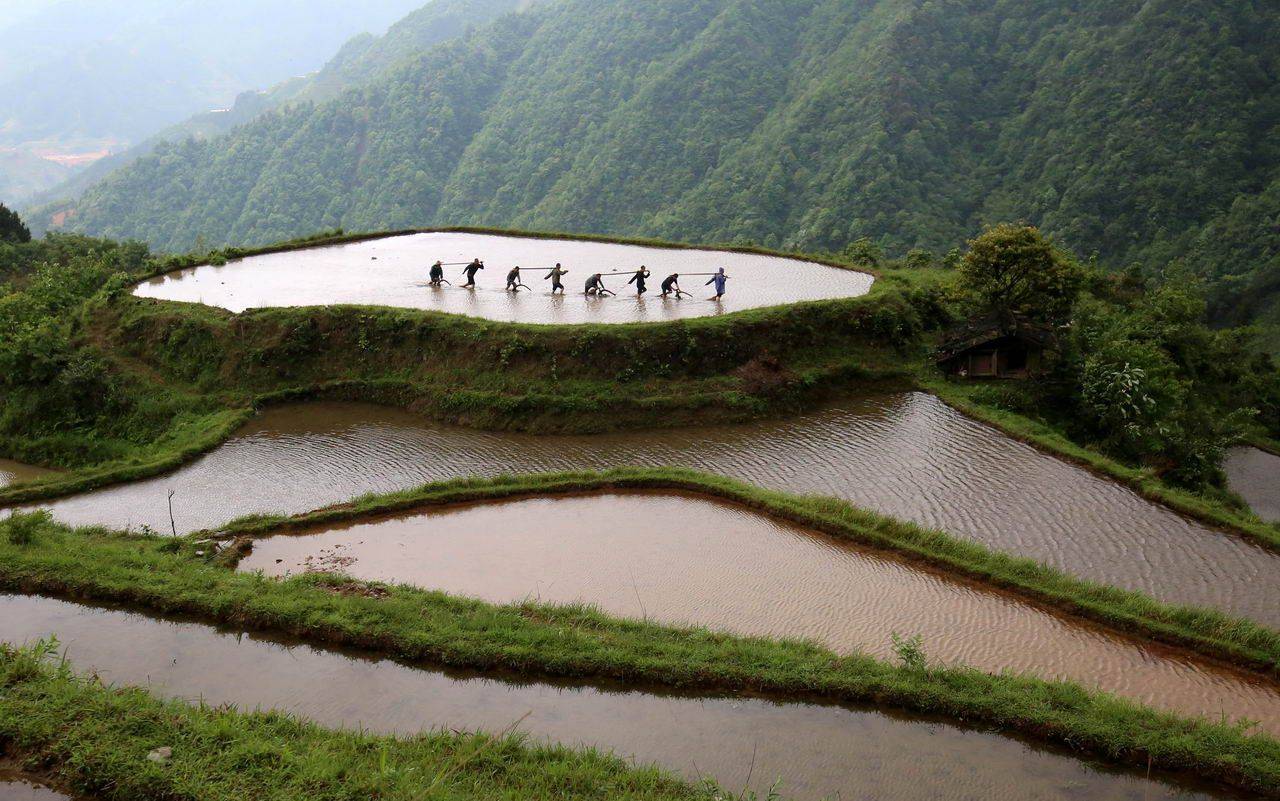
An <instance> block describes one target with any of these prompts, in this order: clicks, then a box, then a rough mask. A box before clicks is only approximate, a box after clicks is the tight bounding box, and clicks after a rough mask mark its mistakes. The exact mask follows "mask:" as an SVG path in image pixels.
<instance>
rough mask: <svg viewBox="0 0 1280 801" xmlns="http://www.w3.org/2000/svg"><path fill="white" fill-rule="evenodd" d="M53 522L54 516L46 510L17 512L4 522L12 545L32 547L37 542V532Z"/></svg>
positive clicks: (6, 533)
mask: <svg viewBox="0 0 1280 801" xmlns="http://www.w3.org/2000/svg"><path fill="white" fill-rule="evenodd" d="M52 520H53V518H52V516H51V515H50V514H49V513H48V512H47V511H45V510H44V509H40V510H38V511H35V512H25V513H23V512H15V513H14V514H12V515H10V516H9V518H8V519H7V520H5V521H4V529H5V535H6V537H7V538H8V540H9V543H10V544H11V545H30V544H31V543H32V542H34V541H35V538H36V532H37V531H39V530H40V529H41V528H43V527H44V526H47V525H49V523H51V522H52Z"/></svg>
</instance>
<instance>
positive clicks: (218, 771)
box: [0, 648, 717, 801]
mask: <svg viewBox="0 0 1280 801" xmlns="http://www.w3.org/2000/svg"><path fill="white" fill-rule="evenodd" d="M39 657H40V653H39V652H38V651H37V650H36V649H34V648H33V649H30V650H14V649H10V648H0V690H3V692H0V748H3V750H4V751H5V752H6V753H10V754H16V755H17V756H18V757H19V758H20V759H21V760H23V761H24V762H25V763H27V764H28V765H29V766H30V767H31V768H32V769H34V770H37V771H41V772H42V773H46V774H47V775H48V776H49V777H50V778H51V779H53V780H54V781H55V782H56V783H57V784H58V785H59V786H60V787H63V788H65V789H68V790H70V791H72V792H75V793H84V794H86V795H91V796H92V797H94V798H100V799H103V800H104V801H107V800H108V799H120V800H121V801H170V799H175V798H195V799H200V801H243V799H250V798H272V799H298V800H299V801H303V800H304V799H305V801H346V800H347V799H353V798H362V799H365V798H367V799H373V798H377V799H387V800H388V801H409V799H423V798H442V799H458V800H459V801H461V800H462V799H467V800H472V799H474V801H490V800H492V801H499V800H500V799H503V800H510V801H514V800H515V799H520V800H521V801H523V799H531V800H533V801H537V800H538V799H574V800H575V801H576V800H577V799H583V801H586V800H588V799H599V801H604V799H627V800H628V801H691V800H693V799H704V800H705V801H712V799H714V798H717V793H716V791H715V790H714V789H712V788H709V787H694V786H691V785H689V784H687V783H685V782H682V781H679V780H677V779H675V778H672V777H670V776H667V775H665V774H663V773H662V772H660V771H657V770H654V769H646V768H635V767H631V766H629V765H627V764H625V763H623V762H622V761H621V760H618V759H614V758H612V757H609V756H605V755H601V754H599V753H595V752H591V751H571V750H568V749H563V748H558V747H551V746H538V745H535V744H531V743H527V742H524V741H523V739H522V738H520V737H518V736H514V735H501V736H497V735H494V736H490V735H483V734H480V735H472V734H455V733H434V734H424V735H419V736H417V737H412V738H391V737H376V736H372V735H368V734H361V733H355V732H336V731H329V730H326V729H323V728H320V727H318V726H315V725H311V724H308V723H303V722H299V721H296V720H293V719H291V718H288V717H285V716H283V715H278V714H242V713H238V712H235V711H232V710H230V709H226V708H223V707H218V708H214V707H209V706H203V705H201V706H190V705H187V704H182V703H177V702H166V701H161V700H158V699H155V698H153V697H151V696H150V695H148V694H147V693H145V692H144V691H142V690H139V689H122V688H110V687H105V686H103V685H101V684H99V683H96V682H92V681H88V680H83V679H78V678H76V677H75V676H73V675H72V674H71V672H70V670H69V669H68V668H67V667H65V666H62V667H55V666H52V665H50V664H48V662H47V661H45V660H42V659H40V658H39ZM161 746H167V747H169V748H171V749H172V757H171V759H170V761H169V762H167V763H165V764H157V763H154V762H151V761H148V760H147V759H146V758H145V757H146V755H147V754H148V753H150V752H151V751H152V750H153V749H156V748H158V747H161Z"/></svg>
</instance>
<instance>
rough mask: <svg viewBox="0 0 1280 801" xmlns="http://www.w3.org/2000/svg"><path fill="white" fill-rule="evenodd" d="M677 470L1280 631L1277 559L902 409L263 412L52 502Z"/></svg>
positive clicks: (306, 496) (1030, 454) (147, 500)
mask: <svg viewBox="0 0 1280 801" xmlns="http://www.w3.org/2000/svg"><path fill="white" fill-rule="evenodd" d="M617 465H644V466H654V465H678V466H684V467H692V468H695V469H699V470H704V471H707V472H710V473H717V474H722V475H726V476H730V477H734V478H739V479H742V480H745V481H747V482H750V483H753V484H756V485H759V486H762V487H766V488H771V489H780V490H786V491H790V492H797V493H817V494H822V495H829V496H835V497H839V498H842V499H845V500H848V501H850V502H852V503H854V504H856V505H859V506H863V507H866V508H869V509H872V510H875V511H878V512H881V513H883V514H886V515H889V516H892V517H897V518H900V519H906V520H912V521H916V522H918V523H921V524H924V525H926V526H931V527H936V528H940V529H942V530H944V531H946V532H948V533H950V534H953V535H956V536H961V537H967V538H970V539H973V540H975V541H978V542H980V543H982V544H984V545H986V546H989V547H991V548H994V549H996V550H1000V551H1005V552H1008V553H1012V554H1017V555H1022V556H1027V557H1031V558H1033V559H1036V560H1039V561H1043V562H1046V563H1048V564H1050V565H1052V566H1055V567H1058V568H1060V569H1062V570H1064V571H1067V572H1069V573H1072V574H1075V575H1077V576H1080V577H1083V578H1086V579H1091V580H1094V581H1097V582H1101V583H1106V584H1113V585H1116V586H1120V587H1125V588H1129V589H1135V590H1140V591H1143V592H1146V593H1149V594H1150V595H1152V596H1154V597H1156V598H1158V599H1161V600H1164V601H1169V602H1174V603H1183V604H1192V605H1199V606H1207V607H1214V608H1217V609H1220V610H1223V611H1225V612H1228V613H1230V614H1234V615H1239V616H1244V617H1250V618H1253V619H1254V620H1256V621H1259V622H1261V623H1263V624H1265V625H1271V626H1278V625H1280V556H1277V555H1276V554H1274V553H1272V552H1270V551H1268V550H1266V549H1264V548H1262V547H1260V546H1257V545H1255V544H1253V543H1251V542H1249V541H1247V540H1244V539H1242V538H1239V537H1236V536H1233V535H1230V534H1227V533H1224V532H1221V531H1217V530H1214V529H1211V528H1209V527H1207V526H1205V525H1202V524H1200V523H1197V522H1194V521H1191V520H1188V519H1186V518H1184V517H1181V516H1179V515H1178V514H1176V513H1174V512H1172V511H1170V510H1169V509H1167V508H1165V507H1163V506H1160V505H1158V504H1155V503H1152V502H1150V501H1147V500H1145V499H1143V498H1142V497H1141V496H1139V495H1137V494H1136V493H1134V492H1133V491H1131V490H1129V489H1127V488H1125V487H1123V486H1121V485H1118V484H1116V483H1115V482H1112V481H1110V480H1107V479H1104V478H1100V477H1098V476H1095V475H1093V474H1092V473H1090V472H1088V471H1087V470H1084V469H1082V468H1079V467H1076V466H1074V465H1071V464H1068V463H1066V462H1063V461H1061V460H1059V459H1055V458H1053V457H1050V456H1047V455H1045V454H1043V453H1040V452H1039V451H1037V450H1035V449H1033V448H1031V447H1029V446H1026V445H1023V444H1021V443H1019V442H1016V441H1014V440H1012V439H1010V438H1009V437H1007V436H1005V435H1003V434H1001V433H1000V432H998V431H995V430H994V429H992V428H990V427H988V426H985V425H982V424H980V423H976V422H974V421H972V420H970V419H969V418H966V417H964V416H963V415H961V414H959V413H957V412H955V411H953V410H952V409H950V408H949V407H947V406H946V405H945V404H943V403H942V402H941V401H939V400H937V399H936V398H934V397H932V396H929V395H925V394H921V393H907V394H897V395H887V396H880V397H874V398H867V399H860V400H851V401H846V402H844V403H841V404H839V405H835V406H832V407H830V408H827V409H825V410H823V411H819V412H815V413H812V414H807V415H801V416H797V417H794V418H790V419H787V420H777V421H769V422H762V423H755V424H749V425H736V426H723V427H708V428H700V429H696V430H678V429H677V430H654V431H629V432H623V433H615V434H604V435H585V436H534V435H520V434H510V433H490V432H481V431H475V430H471V429H464V428H457V427H450V426H443V425H437V424H434V423H430V422H428V421H425V420H423V419H421V418H419V417H416V416H414V415H411V414H407V413H403V412H398V411H393V410H390V409H385V408H381V407H375V406H368V405H362V404H332V403H320V404H305V405H298V406H291V407H281V408H275V409H272V410H270V411H267V412H266V413H264V414H263V415H261V416H260V417H259V418H258V419H256V420H255V421H253V422H252V423H251V424H250V425H248V426H247V427H245V428H244V429H243V430H242V431H241V432H240V433H239V434H238V435H236V436H235V437H234V438H233V439H232V440H230V441H229V442H227V443H226V444H225V445H223V446H222V447H220V448H218V449H217V450H215V451H213V452H212V453H210V454H208V455H207V456H205V457H203V458H201V459H199V460H197V461H196V462H194V463H192V464H190V465H188V466H186V467H184V468H182V469H180V470H178V471H177V472H175V473H173V474H171V475H168V476H162V477H159V478H155V479H151V480H147V481H141V482H137V483H134V484H130V485H126V486H119V487H113V488H108V489H104V490H101V491H97V492H92V493H87V494H84V495H80V496H77V497H74V498H67V499H64V500H60V501H56V502H53V503H51V504H48V506H49V507H50V508H52V509H53V510H54V512H55V514H56V515H57V516H58V517H59V518H60V519H62V520H65V521H67V522H71V523H105V524H109V525H112V526H118V527H128V526H132V527H134V528H137V527H140V526H142V525H147V526H150V527H151V528H153V529H155V530H156V531H168V530H169V528H170V522H169V514H168V506H167V503H168V502H167V496H168V493H169V491H170V490H173V491H174V492H175V495H174V511H175V518H176V525H177V530H178V531H179V533H183V532H190V531H195V530H199V529H203V528H211V527H217V526H218V525H220V524H222V523H225V522H227V521H229V520H230V519H232V518H234V517H238V516H241V515H247V514H251V513H263V512H289V513H298V512H303V511H308V510H311V509H315V508H318V507H321V506H325V505H328V504H332V503H338V502H342V501H346V500H348V499H350V498H352V497H354V496H356V495H360V494H363V493H369V492H389V491H392V490H397V489H404V488H407V487H413V486H417V485H420V484H422V483H426V482H429V481H435V480H440V479H448V478H456V477H463V476H477V475H481V476H492V475H498V474H511V473H526V472H539V471H559V470H569V469H603V468H608V467H613V466H617Z"/></svg>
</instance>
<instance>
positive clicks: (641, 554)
mask: <svg viewBox="0 0 1280 801" xmlns="http://www.w3.org/2000/svg"><path fill="white" fill-rule="evenodd" d="M240 567H241V569H242V570H246V571H252V570H261V571H263V572H265V573H267V574H268V575H283V574H287V573H297V572H303V571H305V570H307V569H323V570H341V571H343V572H346V573H348V574H350V575H352V576H355V577H356V578H360V579H366V580H373V581H385V582H393V583H407V584H416V585H418V586H421V587H426V588H429V589H437V590H443V591H445V592H449V593H453V594H457V595H465V596H471V597H477V598H481V599H484V600H487V601H491V602H494V603H511V602H519V601H523V600H525V599H536V600H540V601H545V602H549V603H573V602H578V601H582V602H586V603H589V604H594V605H598V606H600V607H601V608H602V609H603V610H604V611H606V612H609V613H611V614H615V615H619V616H624V617H631V618H636V619H639V618H646V619H649V620H656V621H659V622H663V623H693V624H697V625H705V626H709V627H711V628H716V629H722V630H730V631H734V632H738V633H742V634H753V635H766V636H773V637H793V638H805V639H813V640H817V641H819V642H821V643H823V644H825V645H827V646H829V647H831V648H834V649H835V650H837V651H840V652H844V653H849V652H852V651H863V652H869V653H872V654H875V655H878V656H881V657H889V656H891V651H890V647H889V645H890V634H891V633H892V632H899V633H901V634H902V635H903V636H911V635H915V634H919V635H921V636H922V637H923V638H924V649H925V652H926V653H927V654H928V656H929V658H930V659H931V660H933V661H935V662H943V663H948V664H957V663H961V664H967V665H970V666H973V667H976V668H979V669H981V670H985V671H988V672H993V673H994V672H999V671H1001V670H1015V671H1021V672H1029V673H1033V674H1035V675H1038V676H1041V677H1044V678H1063V679H1071V680H1074V681H1077V682H1079V683H1081V684H1083V685H1085V686H1097V687H1100V688H1102V689H1104V690H1107V691H1109V692H1114V693H1118V694H1121V695H1125V696H1128V697H1130V698H1134V699H1136V700H1139V701H1142V702H1145V703H1148V704H1151V705H1153V706H1156V707H1161V708H1165V709H1171V710H1175V711H1178V712H1182V713H1186V714H1191V715H1200V716H1206V717H1210V718H1213V719H1215V720H1217V719H1220V718H1221V717H1222V716H1226V717H1227V718H1228V719H1230V720H1238V719H1240V718H1249V719H1253V720H1260V721H1261V722H1262V725H1263V727H1264V728H1266V729H1267V730H1269V731H1272V732H1276V733H1280V691H1277V688H1276V686H1275V685H1274V684H1273V683H1271V682H1268V681H1265V680H1262V679H1260V678H1259V677H1257V676H1254V675H1250V674H1247V673H1243V672H1240V671H1234V670H1230V669H1227V668H1223V667H1219V666H1215V665H1212V664H1208V663H1207V662H1206V661H1205V660H1198V659H1196V658H1194V657H1190V656H1189V655H1188V654H1186V653H1184V652H1178V651H1175V650H1172V649H1167V648H1161V647H1158V646H1153V645H1150V644H1146V643H1140V642H1137V641H1134V640H1129V639H1126V638H1123V637H1117V636H1116V635H1114V634H1113V633H1110V632H1104V631H1100V630H1098V629H1097V628H1095V627H1092V626H1089V625H1087V624H1084V623H1082V622H1081V621H1079V620H1073V619H1064V618H1062V617H1059V616H1056V615H1052V614H1049V613H1046V612H1043V611H1040V610H1038V609H1036V608H1034V607H1032V606H1030V605H1028V604H1026V603H1023V602H1020V601H1018V600H1016V599H1014V598H1012V597H1010V596H1008V595H1004V594H1000V593H997V592H993V591H992V590H990V589H989V588H983V587H980V586H975V585H972V584H968V583H964V582H960V581H957V580H954V579H951V578H948V577H944V576H941V575H937V574H934V573H930V572H926V571H923V570H920V569H918V568H914V567H911V566H908V565H905V564H902V563H900V562H897V561H894V560H892V559H887V558H884V557H883V556H880V555H877V554H875V553H873V552H870V551H867V550H866V549H863V548H859V547H857V546H856V545H854V544H851V543H849V542H847V541H844V540H839V539H835V538H832V537H826V536H823V535H820V534H816V533H814V532H811V531H807V530H805V529H802V528H799V527H796V526H793V525H789V524H786V523H782V522H778V521H774V520H772V519H770V518H767V517H764V516H761V515H758V514H755V513H752V512H749V511H745V510H742V509H740V508H738V507H735V506H731V505H728V504H724V503H719V502H711V501H707V500H701V499H695V498H690V497H683V496H679V495H670V494H662V493H625V494H606V495H590V496H582V497H560V498H537V499H523V500H516V501H507V502H497V503H486V504H478V505H469V506H464V507H453V508H448V509H444V510H437V511H432V512H427V513H419V514H411V515H404V516H400V517H391V518H385V519H379V520H376V521H370V522H362V523H354V524H348V525H343V526H339V527H336V528H328V529H324V528H320V529H317V530H315V531H314V532H308V533H301V534H289V535H281V536H276V537H270V538H266V539H261V540H258V541H257V542H256V543H255V545H254V550H253V553H251V554H250V555H249V556H248V557H247V558H246V559H245V560H244V561H243V562H242V563H241V566H240Z"/></svg>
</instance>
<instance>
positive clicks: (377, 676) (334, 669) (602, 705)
mask: <svg viewBox="0 0 1280 801" xmlns="http://www.w3.org/2000/svg"><path fill="white" fill-rule="evenodd" d="M0 617H2V618H3V619H5V620H7V621H10V623H9V624H8V625H7V627H6V628H7V630H6V637H7V638H8V639H12V640H16V641H18V642H22V641H24V640H31V639H34V638H38V637H44V636H48V635H49V634H53V633H56V634H57V636H58V638H59V641H60V642H61V643H62V645H63V648H64V650H65V653H66V654H67V655H68V657H69V658H70V659H71V660H72V662H73V664H74V665H75V666H76V667H77V669H78V670H81V671H90V670H92V671H94V672H96V673H97V674H98V675H99V676H100V677H101V678H102V679H103V680H104V681H108V682H115V683H117V684H123V685H139V686H145V687H149V688H150V689H151V690H152V691H153V692H155V693H158V694H160V695H163V696H167V697H176V698H182V699H186V700H189V701H192V702H196V701H202V702H204V703H207V704H212V705H218V704H224V703H231V704H235V705H237V706H238V707H239V708H241V709H245V710H248V709H254V708H261V709H276V710H282V711H287V712H289V713H292V714H295V715H300V716H302V717H306V718H310V719H313V720H316V721H318V722H320V723H323V724H326V725H329V726H335V727H346V728H356V727H362V728H364V729H366V730H372V731H377V732H388V733H402V734H409V733H414V732H418V731H422V730H424V729H439V728H444V729H450V728H456V729H464V730H476V729H480V730H490V731H500V730H504V729H506V728H507V727H509V726H510V725H511V724H513V723H515V722H516V721H521V723H520V730H521V731H524V732H526V733H527V734H529V735H530V736H531V737H533V738H535V739H537V740H549V741H554V742H558V743H561V744H564V745H569V746H593V747H598V748H602V749H608V750H612V751H614V752H615V753H617V754H618V755H620V756H625V757H629V758H632V759H634V760H636V761H637V762H640V763H657V764H659V765H661V766H664V767H666V768H668V769H671V770H673V771H676V772H678V773H681V774H683V775H685V776H687V777H689V778H691V779H696V778H698V777H701V776H713V777H715V778H717V779H718V780H720V781H721V782H722V783H723V784H724V785H725V786H726V787H730V788H734V789H735V790H737V789H738V788H743V787H746V786H750V787H752V788H755V789H757V790H760V791H762V792H763V791H766V790H767V789H768V788H769V787H770V786H772V785H774V783H775V782H780V788H781V789H782V790H783V791H784V792H785V793H786V794H787V795H788V797H791V798H798V799H818V798H820V797H822V796H827V795H829V796H837V795H838V797H841V798H877V799H888V800H889V801H915V800H916V799H920V800H921V801H923V799H937V798H944V799H964V798H984V799H1023V798H1031V797H1034V798H1038V799H1045V800H1046V801H1051V800H1053V799H1062V801H1067V800H1068V799H1079V798H1089V799H1151V800H1153V801H1154V800H1156V799H1173V798H1179V799H1209V798H1224V797H1229V796H1224V795H1221V794H1217V793H1215V792H1214V791H1211V790H1206V789H1201V788H1196V787H1194V786H1190V785H1186V784H1168V783H1165V782H1163V781H1160V780H1149V779H1145V778H1143V777H1141V776H1140V775H1137V774H1135V773H1128V772H1116V771H1111V770H1106V769H1103V768H1099V767H1097V766H1094V765H1091V764H1089V763H1087V762H1085V761H1082V760H1079V759H1076V758H1072V757H1068V756H1064V755H1060V754H1058V753H1054V752H1051V751H1047V750H1043V749H1040V748H1037V747H1035V746H1031V745H1028V744H1026V743H1023V742H1019V741H1017V740H1014V739H1010V738H1006V737H1002V736H999V735H996V734H990V733H985V732H980V731H973V730H966V729H961V728H958V727H956V726H953V725H951V724H947V723H940V722H933V721H928V720H921V719H914V718H903V717H895V716H891V715H887V714H884V713H881V712H876V711H870V710H865V709H852V708H845V707H840V706H830V705H819V704H811V703H803V702H795V703H781V704H780V703H772V702H768V701H764V700H759V699H752V698H739V697H688V696H680V695H671V694H662V693H657V692H650V691H647V690H645V689H644V688H635V687H618V686H601V685H585V684H576V685H554V684H545V683H538V682H530V681H528V680H516V679H505V678H501V677H493V676H488V677H483V678H482V677H477V676H472V675H465V674H457V673H442V672H438V671H432V670H425V669H421V668H414V667H410V666H406V665H402V664H398V663H396V662H393V661H390V660H387V659H374V658H369V657H366V656H362V655H360V654H355V653H343V652H339V651H334V650H328V649H319V648H315V647H311V646H307V645H303V644H299V643H295V642H289V641H275V640H268V639H262V638H259V637H254V636H245V635H243V634H241V633H239V632H234V631H218V630H215V629H213V628H210V627H207V626H203V625H198V624H194V623H187V622H182V621H173V620H156V619H152V618H148V617H144V616H142V615H138V614H135V613H130V612H124V611H117V610H111V609H101V608H91V607H86V606H81V605H76V604H71V603H66V602H63V601H57V600H49V599H43V598H33V597H27V596H13V595H5V596H0Z"/></svg>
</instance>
